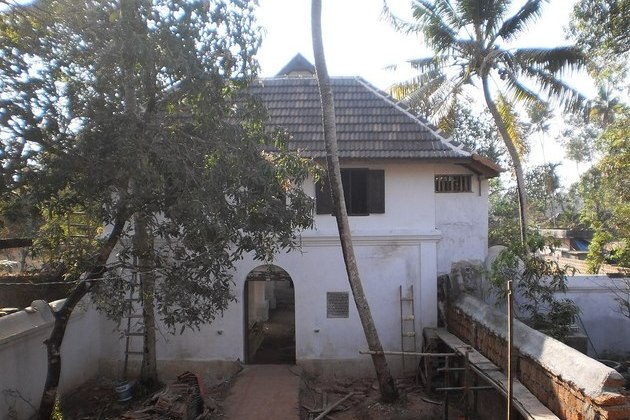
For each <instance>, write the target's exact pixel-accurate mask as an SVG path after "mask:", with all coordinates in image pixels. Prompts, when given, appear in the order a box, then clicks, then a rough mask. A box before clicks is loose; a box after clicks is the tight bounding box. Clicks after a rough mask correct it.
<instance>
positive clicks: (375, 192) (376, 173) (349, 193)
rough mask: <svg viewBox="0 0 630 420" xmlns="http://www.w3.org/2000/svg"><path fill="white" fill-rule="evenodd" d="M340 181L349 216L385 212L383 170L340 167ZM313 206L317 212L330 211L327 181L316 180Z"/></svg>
mask: <svg viewBox="0 0 630 420" xmlns="http://www.w3.org/2000/svg"><path fill="white" fill-rule="evenodd" d="M341 183H342V184H343V192H344V199H345V201H346V209H347V210H348V215H349V216H367V215H369V214H370V213H385V171H383V170H371V169H364V168H356V169H355V168H353V169H342V170H341ZM315 208H316V212H317V214H331V213H332V201H331V196H330V187H329V185H328V182H318V183H317V184H316V185H315Z"/></svg>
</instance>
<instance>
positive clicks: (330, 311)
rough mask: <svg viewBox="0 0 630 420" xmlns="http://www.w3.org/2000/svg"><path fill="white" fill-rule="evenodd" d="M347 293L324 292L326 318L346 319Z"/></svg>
mask: <svg viewBox="0 0 630 420" xmlns="http://www.w3.org/2000/svg"><path fill="white" fill-rule="evenodd" d="M348 305H349V298H348V292H326V316H327V317H328V318H348Z"/></svg>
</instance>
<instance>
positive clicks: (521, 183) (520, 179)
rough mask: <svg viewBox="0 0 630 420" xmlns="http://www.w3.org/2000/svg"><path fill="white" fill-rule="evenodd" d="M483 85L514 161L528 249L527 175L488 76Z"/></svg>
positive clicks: (487, 103) (524, 243) (523, 241)
mask: <svg viewBox="0 0 630 420" xmlns="http://www.w3.org/2000/svg"><path fill="white" fill-rule="evenodd" d="M481 80H482V84H483V96H484V98H485V100H486V105H487V106H488V109H489V110H490V114H492V118H493V119H494V123H495V124H496V126H497V129H498V130H499V133H500V134H501V137H502V138H503V142H504V143H505V147H506V148H507V149H508V153H509V154H510V158H511V159H512V164H513V165H514V173H515V175H516V186H517V188H516V190H517V193H518V210H519V222H520V228H521V244H522V245H523V246H524V247H525V248H526V249H527V221H528V212H527V191H526V190H525V175H524V173H523V166H522V165H521V157H520V156H519V155H518V151H517V150H516V146H515V145H514V142H513V141H512V138H511V137H510V134H509V133H508V131H507V128H506V127H505V123H504V122H503V119H502V118H501V114H499V110H498V109H497V105H496V104H495V103H494V101H493V100H492V96H491V95H490V88H489V86H488V76H487V75H484V76H482V78H481Z"/></svg>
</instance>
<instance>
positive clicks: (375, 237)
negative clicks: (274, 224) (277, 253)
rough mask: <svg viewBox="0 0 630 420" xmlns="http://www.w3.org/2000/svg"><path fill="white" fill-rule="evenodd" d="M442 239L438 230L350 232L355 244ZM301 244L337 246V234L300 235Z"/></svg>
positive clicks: (418, 241) (415, 242)
mask: <svg viewBox="0 0 630 420" xmlns="http://www.w3.org/2000/svg"><path fill="white" fill-rule="evenodd" d="M440 239H442V233H441V232H440V231H439V230H433V231H429V232H414V231H385V232H378V231H359V232H352V243H353V244H354V245H357V246H362V245H365V246H370V245H419V244H421V243H422V242H437V241H439V240H440ZM301 243H302V246H305V247H308V246H334V245H336V246H339V244H340V241H339V234H338V233H337V232H335V233H329V232H322V233H321V234H319V233H315V234H313V233H309V234H304V233H303V234H302V235H301Z"/></svg>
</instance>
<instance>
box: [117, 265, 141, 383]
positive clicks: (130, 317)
mask: <svg viewBox="0 0 630 420" xmlns="http://www.w3.org/2000/svg"><path fill="white" fill-rule="evenodd" d="M134 259H135V258H134ZM135 266H136V263H135V262H134V267H135ZM130 283H131V286H130V288H129V296H128V297H127V298H126V299H125V301H126V308H125V312H126V314H125V316H124V318H127V325H126V326H125V331H124V333H123V334H124V336H125V361H124V364H123V375H122V377H123V380H127V368H128V365H129V356H142V354H143V353H144V351H143V348H144V323H143V316H142V310H141V309H142V297H141V296H140V291H141V289H142V288H141V287H140V286H141V285H140V281H139V276H138V274H137V273H136V271H135V270H134V271H133V272H132V274H131V280H130ZM136 304H139V305H136ZM137 310H140V312H139V313H138V312H137ZM134 320H135V322H134ZM134 337H140V338H141V340H140V341H141V342H140V344H141V345H140V350H138V348H137V347H133V345H132V343H131V342H132V340H133V338H134Z"/></svg>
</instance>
